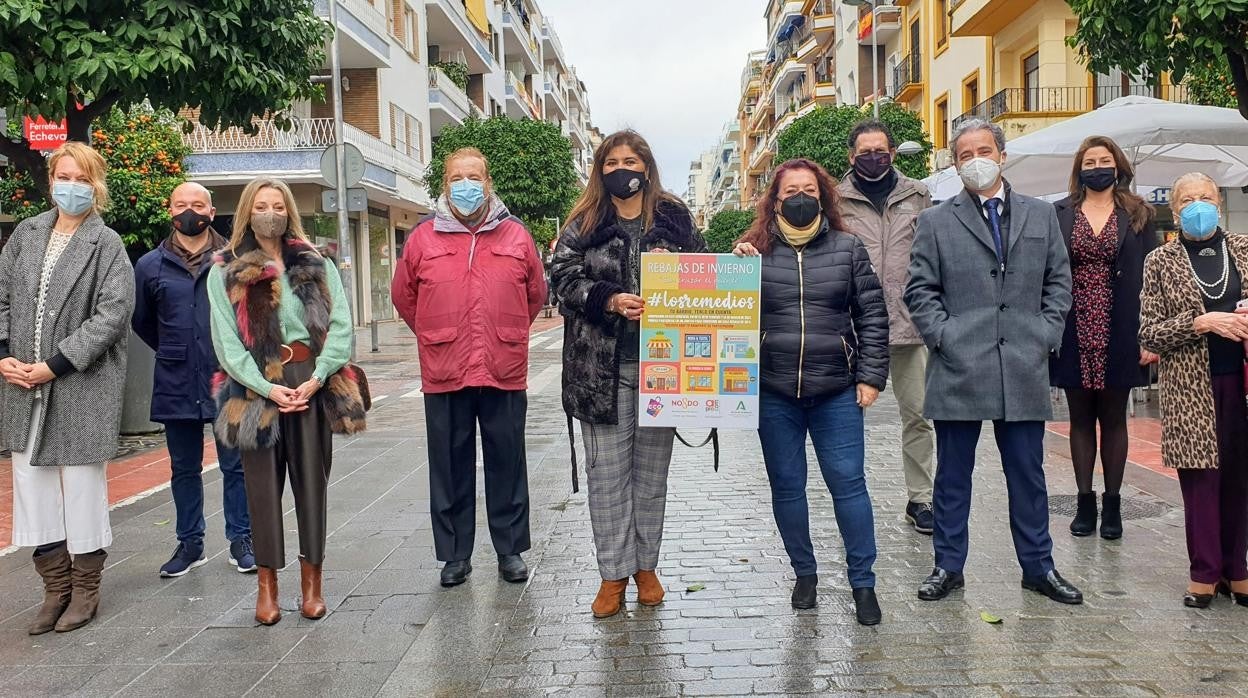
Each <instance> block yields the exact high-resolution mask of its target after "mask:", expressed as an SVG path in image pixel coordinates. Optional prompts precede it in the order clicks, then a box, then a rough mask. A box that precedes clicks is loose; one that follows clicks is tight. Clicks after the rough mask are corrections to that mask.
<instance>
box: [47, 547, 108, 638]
mask: <svg viewBox="0 0 1248 698" xmlns="http://www.w3.org/2000/svg"><path fill="white" fill-rule="evenodd" d="M106 559H108V553H106V552H104V551H103V550H97V551H96V552H94V553H84V554H82V555H75V556H74V561H73V563H72V567H71V569H70V576H71V578H72V584H73V592H72V593H71V594H70V597H69V607H68V608H66V609H65V612H64V613H62V614H61V617H60V618H58V619H57V621H56V632H58V633H67V632H69V631H71V630H77V629H78V628H81V627H82V626H84V625H86V624H87V623H90V622H91V619H92V618H95V612H96V611H97V610H99V608H100V576H101V575H102V573H103V572H104V561H105V560H106Z"/></svg>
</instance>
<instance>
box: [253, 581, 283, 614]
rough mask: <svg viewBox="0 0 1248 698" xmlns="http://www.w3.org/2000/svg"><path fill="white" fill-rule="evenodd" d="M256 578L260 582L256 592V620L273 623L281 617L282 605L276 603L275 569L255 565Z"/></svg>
mask: <svg viewBox="0 0 1248 698" xmlns="http://www.w3.org/2000/svg"><path fill="white" fill-rule="evenodd" d="M256 579H257V580H258V581H259V584H260V586H259V590H258V591H257V592H256V622H257V623H260V624H261V625H273V624H274V623H276V622H277V621H279V620H281V619H282V607H281V606H279V605H278V604H277V570H275V569H273V568H272V567H257V568H256Z"/></svg>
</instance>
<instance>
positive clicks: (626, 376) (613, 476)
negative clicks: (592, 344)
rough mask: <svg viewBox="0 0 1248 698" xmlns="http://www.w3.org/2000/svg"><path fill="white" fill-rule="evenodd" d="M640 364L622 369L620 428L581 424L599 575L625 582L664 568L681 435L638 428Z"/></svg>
mask: <svg viewBox="0 0 1248 698" xmlns="http://www.w3.org/2000/svg"><path fill="white" fill-rule="evenodd" d="M637 377H638V365H637V363H636V362H628V363H622V364H621V365H620V380H619V384H618V391H619V393H618V400H619V423H618V424H589V423H587V422H581V436H582V438H583V439H584V441H585V448H586V450H587V451H588V455H587V458H586V460H587V463H588V464H587V466H586V480H588V483H589V520H590V523H591V525H592V526H593V530H594V547H595V549H596V550H597V553H598V571H599V573H600V574H601V575H602V578H603V579H625V578H627V577H630V576H632V575H634V574H636V573H637V572H638V570H653V569H655V568H656V567H658V564H659V546H660V545H661V544H662V542H663V512H664V509H665V508H666V506H667V470H668V466H670V465H671V462H672V441H673V439H674V438H675V436H676V430H675V429H670V428H639V427H638V426H637Z"/></svg>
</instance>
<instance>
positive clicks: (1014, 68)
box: [936, 0, 1187, 137]
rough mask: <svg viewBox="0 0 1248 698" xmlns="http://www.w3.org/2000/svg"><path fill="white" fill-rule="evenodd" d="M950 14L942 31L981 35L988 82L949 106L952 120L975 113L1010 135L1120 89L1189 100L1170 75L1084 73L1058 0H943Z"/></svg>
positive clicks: (1072, 21)
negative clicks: (954, 106) (974, 96)
mask: <svg viewBox="0 0 1248 698" xmlns="http://www.w3.org/2000/svg"><path fill="white" fill-rule="evenodd" d="M938 4H940V5H945V4H946V3H945V2H944V1H943V0H942V1H941V2H939V3H938ZM948 15H949V16H948V21H949V24H948V33H949V34H950V36H952V37H954V39H955V40H958V39H960V38H961V37H974V38H977V39H981V40H983V41H984V42H985V44H986V51H985V57H984V60H983V63H984V66H983V74H984V75H985V76H987V77H986V78H985V80H984V84H985V85H990V86H991V89H985V90H984V91H983V92H982V93H981V94H979V95H977V96H978V97H979V101H973V100H971V101H970V103H969V104H966V103H964V104H966V105H965V106H964V108H963V109H962V110H961V111H958V110H952V111H951V112H950V114H953V115H955V116H954V118H953V119H952V122H951V123H954V124H956V123H957V122H958V121H960V120H961V119H965V118H969V117H971V116H977V117H980V118H985V119H990V120H992V121H995V122H997V123H999V124H1001V126H1002V128H1004V129H1005V131H1006V135H1007V136H1010V137H1013V136H1019V135H1023V134H1026V133H1030V132H1032V131H1036V130H1039V129H1042V128H1044V127H1046V126H1050V125H1052V124H1054V123H1057V122H1059V121H1061V120H1063V119H1068V118H1070V117H1072V116H1077V115H1079V114H1083V113H1086V112H1088V111H1091V110H1093V109H1096V108H1097V107H1100V106H1102V105H1104V104H1106V103H1108V102H1110V101H1113V100H1115V99H1117V98H1119V97H1123V96H1126V95H1147V96H1151V97H1157V98H1159V99H1166V100H1171V101H1176V102H1186V101H1187V89H1186V87H1185V86H1183V85H1173V84H1171V83H1170V80H1169V76H1168V75H1163V76H1161V79H1160V80H1143V79H1140V78H1131V77H1130V76H1128V75H1126V74H1124V73H1123V71H1122V70H1118V69H1115V70H1113V71H1111V72H1109V73H1102V74H1093V73H1089V72H1088V70H1087V69H1086V67H1084V65H1083V64H1082V63H1080V61H1079V57H1078V54H1077V53H1076V52H1075V50H1074V49H1072V48H1071V47H1070V46H1068V45H1067V44H1066V37H1067V36H1070V35H1071V34H1073V33H1074V31H1075V27H1076V24H1077V19H1076V17H1075V15H1074V14H1073V13H1072V12H1071V11H1070V7H1069V6H1068V5H1067V4H1066V3H1065V2H1063V1H1062V0H1037V1H1035V2H1031V1H1027V2H1020V1H1013V0H949V2H948ZM1154 82H1156V83H1157V84H1156V85H1152V84H1150V83H1154ZM936 125H939V124H936Z"/></svg>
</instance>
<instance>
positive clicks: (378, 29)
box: [316, 0, 389, 39]
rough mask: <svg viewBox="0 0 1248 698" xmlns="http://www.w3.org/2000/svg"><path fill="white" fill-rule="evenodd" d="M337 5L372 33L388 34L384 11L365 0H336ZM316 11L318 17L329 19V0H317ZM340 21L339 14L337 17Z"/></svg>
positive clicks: (379, 35) (378, 34)
mask: <svg viewBox="0 0 1248 698" xmlns="http://www.w3.org/2000/svg"><path fill="white" fill-rule="evenodd" d="M338 6H339V7H340V8H342V9H345V10H346V11H347V12H350V13H351V14H352V15H354V16H355V18H356V19H358V20H359V21H360V22H362V23H363V24H364V26H366V27H368V28H369V30H371V31H372V32H373V33H374V34H376V35H377V36H378V37H380V38H383V39H384V38H385V37H386V36H387V35H388V33H389V32H388V31H387V26H386V25H387V24H388V22H387V21H386V15H385V13H384V12H382V11H380V10H378V9H377V8H376V7H373V6H372V4H370V3H368V2H367V1H366V0H338ZM316 12H317V16H318V17H324V18H325V19H329V0H317V2H316ZM338 21H339V22H341V21H342V17H341V15H340V16H339V19H338Z"/></svg>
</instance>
